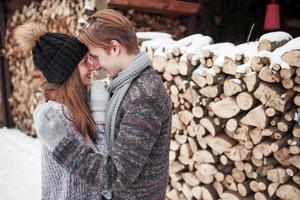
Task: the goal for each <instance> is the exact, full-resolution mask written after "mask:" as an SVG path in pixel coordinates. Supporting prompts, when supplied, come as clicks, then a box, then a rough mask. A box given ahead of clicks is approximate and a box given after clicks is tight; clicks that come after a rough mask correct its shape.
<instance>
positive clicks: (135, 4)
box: [107, 0, 200, 15]
mask: <svg viewBox="0 0 300 200" xmlns="http://www.w3.org/2000/svg"><path fill="white" fill-rule="evenodd" d="M107 4H108V6H109V7H111V8H125V9H126V8H127V9H129V8H133V9H136V10H141V11H145V12H150V13H160V14H174V15H193V14H197V13H198V12H199V10H200V4H199V3H193V2H186V1H182V0H181V1H180V0H151V1H149V0H108V1H107Z"/></svg>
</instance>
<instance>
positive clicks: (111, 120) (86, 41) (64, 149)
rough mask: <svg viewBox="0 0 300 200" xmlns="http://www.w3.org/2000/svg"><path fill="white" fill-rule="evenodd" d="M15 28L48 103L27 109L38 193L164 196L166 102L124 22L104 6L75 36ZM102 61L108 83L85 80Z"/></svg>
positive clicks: (92, 198) (130, 199)
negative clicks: (34, 138) (37, 153)
mask: <svg viewBox="0 0 300 200" xmlns="http://www.w3.org/2000/svg"><path fill="white" fill-rule="evenodd" d="M15 33H16V39H17V42H18V43H19V45H20V47H21V48H23V50H24V51H25V50H32V54H33V61H34V64H35V65H36V67H37V68H38V69H40V70H41V72H42V74H43V75H44V77H45V79H46V83H45V84H44V86H43V88H44V92H45V97H46V99H47V102H45V103H43V104H42V105H39V106H38V107H37V109H36V110H35V112H34V115H33V116H34V124H35V127H36V131H37V134H38V136H39V138H40V140H41V142H42V144H43V152H42V199H47V200H52V199H53V200H54V199H55V200H58V199H59V200H61V199H70V200H71V199H72V200H77V199H78V200H79V199H80V200H98V199H115V200H148V199H149V200H150V199H151V200H164V199H165V193H166V188H167V185H168V169H169V143H170V132H171V130H170V128H171V103H170V100H169V97H168V95H167V93H166V90H165V88H164V85H163V83H162V81H161V79H160V77H159V76H158V75H157V74H156V72H155V71H154V69H153V68H152V67H151V61H150V58H149V57H148V56H147V54H146V53H142V52H139V49H138V45H137V40H136V33H135V30H134V27H133V26H132V24H131V23H130V21H129V20H128V19H126V18H125V17H124V16H123V15H121V14H119V13H118V12H116V11H113V10H109V9H106V10H102V11H99V12H97V13H95V14H94V15H92V16H91V17H89V19H88V24H87V26H86V27H85V28H84V29H82V30H81V32H80V34H79V36H78V38H75V37H73V36H69V35H66V34H62V33H49V32H44V31H43V30H42V29H41V27H40V26H39V25H38V24H34V23H27V24H25V25H22V26H20V27H18V28H17V29H16V32H15ZM101 68H102V69H104V70H105V71H106V74H107V76H108V77H109V78H110V79H111V82H110V85H109V86H108V87H106V85H105V83H104V82H103V81H102V80H98V81H93V82H92V83H91V73H92V71H93V70H99V69H101ZM90 85H91V92H90V93H91V94H90V96H89V95H88V92H87V86H90Z"/></svg>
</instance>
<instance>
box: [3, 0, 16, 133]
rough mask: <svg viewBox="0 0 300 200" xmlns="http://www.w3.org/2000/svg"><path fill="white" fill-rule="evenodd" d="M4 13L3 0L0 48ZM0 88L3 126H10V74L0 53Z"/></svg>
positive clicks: (11, 122)
mask: <svg viewBox="0 0 300 200" xmlns="http://www.w3.org/2000/svg"><path fill="white" fill-rule="evenodd" d="M5 30H6V29H5V14H4V1H1V2H0V36H1V37H0V49H1V48H2V47H3V46H4V43H5ZM0 90H1V101H2V104H1V106H2V111H3V121H4V126H7V127H12V126H13V121H12V117H11V114H10V106H9V102H8V97H9V96H10V94H11V85H10V76H9V70H8V66H7V63H6V61H5V58H4V56H3V55H2V54H0Z"/></svg>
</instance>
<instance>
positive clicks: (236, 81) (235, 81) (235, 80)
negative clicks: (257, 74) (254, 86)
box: [230, 78, 242, 85]
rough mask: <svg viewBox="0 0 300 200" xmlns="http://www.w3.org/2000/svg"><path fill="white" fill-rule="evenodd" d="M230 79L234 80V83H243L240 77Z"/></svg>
mask: <svg viewBox="0 0 300 200" xmlns="http://www.w3.org/2000/svg"><path fill="white" fill-rule="evenodd" d="M230 81H233V82H234V83H236V84H238V85H241V84H242V81H241V80H240V79H237V78H234V79H230Z"/></svg>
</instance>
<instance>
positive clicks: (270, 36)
mask: <svg viewBox="0 0 300 200" xmlns="http://www.w3.org/2000/svg"><path fill="white" fill-rule="evenodd" d="M291 39H293V37H292V36H291V35H290V34H288V33H287V32H283V31H275V32H271V33H266V34H264V35H262V36H261V37H260V38H259V40H269V41H270V42H277V41H282V40H291Z"/></svg>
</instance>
